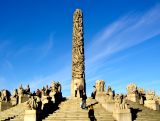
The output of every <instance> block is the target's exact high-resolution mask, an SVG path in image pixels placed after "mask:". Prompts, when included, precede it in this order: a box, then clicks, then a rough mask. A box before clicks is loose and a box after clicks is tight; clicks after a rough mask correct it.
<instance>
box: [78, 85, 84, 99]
mask: <svg viewBox="0 0 160 121" xmlns="http://www.w3.org/2000/svg"><path fill="white" fill-rule="evenodd" d="M83 92H84V87H83V85H82V84H80V85H79V95H80V98H82V96H83Z"/></svg>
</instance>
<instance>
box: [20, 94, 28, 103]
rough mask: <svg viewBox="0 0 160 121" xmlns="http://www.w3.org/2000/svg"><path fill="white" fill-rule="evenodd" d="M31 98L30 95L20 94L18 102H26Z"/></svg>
mask: <svg viewBox="0 0 160 121" xmlns="http://www.w3.org/2000/svg"><path fill="white" fill-rule="evenodd" d="M28 100H29V97H28V95H23V96H21V95H20V96H18V104H21V103H24V102H26V101H28Z"/></svg>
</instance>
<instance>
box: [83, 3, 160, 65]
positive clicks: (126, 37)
mask: <svg viewBox="0 0 160 121" xmlns="http://www.w3.org/2000/svg"><path fill="white" fill-rule="evenodd" d="M159 11H160V5H159V4H158V5H156V6H155V7H153V8H152V9H151V10H149V11H148V12H146V13H144V14H139V13H136V14H133V13H132V14H133V15H126V16H124V17H122V18H120V19H119V20H118V21H115V22H114V23H112V24H110V25H109V26H107V27H105V29H103V30H102V31H100V32H98V34H97V36H95V37H94V38H93V41H92V43H90V45H88V47H89V49H88V50H87V52H86V53H87V56H86V58H89V59H87V61H88V62H90V63H94V62H97V61H98V60H102V59H106V58H107V57H109V56H110V55H112V54H114V53H117V52H119V51H122V50H125V49H127V48H129V47H132V46H135V45H137V44H140V43H142V42H144V41H147V40H148V39H150V38H152V37H154V36H156V35H160V21H159V20H160V14H159Z"/></svg>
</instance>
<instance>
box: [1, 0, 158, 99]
mask: <svg viewBox="0 0 160 121" xmlns="http://www.w3.org/2000/svg"><path fill="white" fill-rule="evenodd" d="M76 8H80V9H81V10H82V11H83V14H84V41H85V59H86V60H85V64H86V84H87V94H88V95H89V94H90V93H91V91H92V86H93V85H94V83H95V81H96V80H97V79H103V80H105V82H106V87H107V86H108V85H110V86H112V88H113V89H114V90H115V91H116V92H117V93H125V92H126V86H127V84H129V83H136V84H137V85H138V86H139V87H144V88H145V89H146V90H148V89H154V90H155V91H156V92H157V94H160V88H159V85H160V56H159V55H160V14H159V13H160V1H156V0H148V1H146V0H130V1H129V0H121V1H120V0H110V1H109V0H45V1H44V0H34V1H33V0H23V1H22V0H5V1H4V0H3V1H0V89H3V88H6V89H9V90H13V89H14V88H18V86H19V85H20V84H21V83H22V84H23V85H24V86H25V85H26V84H30V86H31V89H32V90H35V89H37V88H41V87H42V86H43V85H46V84H50V83H51V81H52V80H55V81H60V82H61V84H62V88H63V90H62V91H63V95H64V96H69V95H70V82H71V54H72V52H71V50H72V22H73V19H72V17H73V12H74V11H75V9H76Z"/></svg>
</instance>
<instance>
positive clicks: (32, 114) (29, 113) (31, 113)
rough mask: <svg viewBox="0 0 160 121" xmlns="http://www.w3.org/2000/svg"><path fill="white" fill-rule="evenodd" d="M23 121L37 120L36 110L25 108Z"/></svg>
mask: <svg viewBox="0 0 160 121" xmlns="http://www.w3.org/2000/svg"><path fill="white" fill-rule="evenodd" d="M24 121H37V111H36V110H25V115H24Z"/></svg>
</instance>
